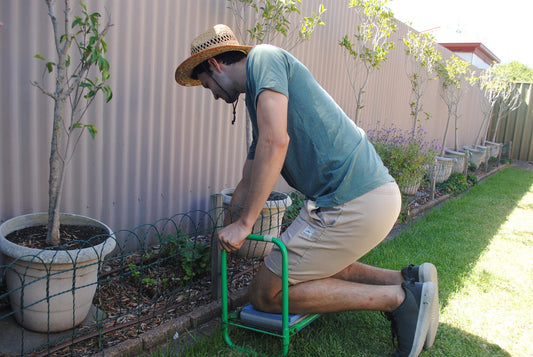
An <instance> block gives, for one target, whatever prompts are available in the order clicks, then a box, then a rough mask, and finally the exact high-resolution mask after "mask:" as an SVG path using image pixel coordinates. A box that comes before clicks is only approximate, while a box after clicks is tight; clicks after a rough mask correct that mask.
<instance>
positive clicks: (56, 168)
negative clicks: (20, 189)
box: [46, 100, 65, 245]
mask: <svg viewBox="0 0 533 357" xmlns="http://www.w3.org/2000/svg"><path fill="white" fill-rule="evenodd" d="M64 108H65V101H64V100H56V102H55V106H54V127H53V130H52V144H51V148H50V177H49V179H48V233H47V235H46V243H48V244H49V245H59V224H60V223H59V212H60V210H59V206H60V205H59V203H60V201H61V191H62V190H61V187H62V185H63V177H64V172H65V162H64V160H63V158H62V157H61V155H60V149H61V128H62V126H63V114H64V113H63V111H64Z"/></svg>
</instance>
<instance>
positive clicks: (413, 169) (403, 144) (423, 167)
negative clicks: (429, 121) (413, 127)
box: [368, 126, 438, 190]
mask: <svg viewBox="0 0 533 357" xmlns="http://www.w3.org/2000/svg"><path fill="white" fill-rule="evenodd" d="M425 134H426V132H425V131H424V130H423V129H422V128H418V129H417V131H416V132H415V133H413V132H412V131H409V130H401V129H399V128H396V127H394V126H392V127H391V128H388V129H377V130H369V131H368V137H369V139H370V141H371V142H372V144H373V145H374V147H375V148H376V151H377V153H378V154H379V156H380V157H381V160H382V161H383V164H384V165H385V166H386V167H387V168H388V169H389V173H390V174H391V175H392V177H394V179H395V180H396V182H397V183H398V186H399V187H400V189H401V190H403V189H405V188H406V187H409V186H411V185H413V184H416V183H419V182H420V181H421V180H422V178H423V176H424V173H425V172H426V171H427V169H428V167H430V165H431V164H432V163H433V159H434V158H435V156H436V155H437V153H438V147H437V145H435V144H434V143H429V142H426V141H424V136H425Z"/></svg>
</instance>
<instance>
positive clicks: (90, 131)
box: [85, 124, 98, 139]
mask: <svg viewBox="0 0 533 357" xmlns="http://www.w3.org/2000/svg"><path fill="white" fill-rule="evenodd" d="M85 127H86V128H87V130H89V134H91V137H92V138H93V139H94V137H95V136H96V134H98V130H96V128H95V127H94V125H92V124H87V125H85Z"/></svg>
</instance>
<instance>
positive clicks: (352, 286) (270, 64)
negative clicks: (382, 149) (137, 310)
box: [175, 25, 438, 356]
mask: <svg viewBox="0 0 533 357" xmlns="http://www.w3.org/2000/svg"><path fill="white" fill-rule="evenodd" d="M191 53H192V55H191V56H190V57H189V58H187V59H186V60H185V61H184V62H183V63H181V64H180V66H179V67H178V68H177V69H176V75H175V78H176V81H177V82H178V83H179V84H181V85H185V86H196V85H202V86H203V87H204V88H207V89H209V90H211V92H212V93H213V96H214V97H215V99H219V98H221V99H223V100H224V101H226V102H227V103H233V104H234V105H236V103H237V100H238V98H239V95H240V94H241V93H246V106H247V109H248V112H249V114H250V118H251V122H252V128H253V130H252V132H253V142H252V145H251V147H250V149H249V153H248V157H247V160H246V162H245V164H244V168H243V173H242V179H241V181H240V182H239V184H238V185H237V186H236V188H235V192H234V193H233V197H232V205H238V206H240V207H242V210H241V212H240V216H239V217H238V219H237V220H236V221H234V222H233V223H231V224H229V225H228V226H226V227H225V228H224V229H222V230H221V231H220V233H219V235H218V240H219V245H220V247H221V249H225V250H226V251H228V252H231V251H235V250H237V249H239V248H240V247H241V245H242V244H243V242H244V240H245V238H246V237H247V236H248V235H249V234H250V233H251V231H252V227H253V224H254V222H255V220H256V219H257V217H258V216H259V214H260V212H261V209H262V207H263V205H264V204H265V202H266V200H267V198H268V196H269V194H270V192H271V191H272V189H273V188H274V185H275V183H276V181H277V179H278V177H279V175H280V174H282V176H283V177H284V178H285V180H286V181H287V182H288V183H289V184H290V185H291V186H292V187H294V188H296V189H297V190H299V191H300V192H302V193H303V194H304V195H305V196H306V197H307V198H308V199H307V200H306V202H305V204H304V207H303V208H302V211H301V212H300V215H299V216H298V217H297V218H296V219H295V221H294V222H293V223H292V224H291V225H290V227H289V228H288V229H287V230H286V231H285V232H284V233H283V234H282V236H281V240H282V241H283V242H284V243H285V245H286V247H287V250H288V253H289V281H290V284H291V286H290V288H289V301H290V303H289V305H290V311H291V312H292V313H327V312H337V311H348V310H378V311H384V312H385V313H386V315H387V316H388V318H389V319H390V320H391V321H392V329H393V334H395V335H396V336H397V338H398V349H397V351H396V354H395V355H396V356H417V355H418V354H419V353H420V351H421V350H422V348H423V347H424V345H425V347H426V348H428V347H430V346H431V345H432V344H433V341H434V339H435V334H436V330H437V326H438V293H437V271H436V269H435V267H434V266H433V265H432V264H430V263H424V264H422V265H420V266H410V267H407V268H404V269H403V270H402V271H393V270H387V269H380V268H376V267H372V266H368V265H364V264H362V263H358V262H357V260H358V259H359V258H361V257H362V256H363V255H364V254H366V253H367V252H368V251H370V250H371V249H372V248H374V247H375V246H376V245H377V244H379V242H381V241H382V240H383V239H384V238H385V237H386V235H387V234H388V232H389V231H390V229H391V228H392V226H393V225H394V223H395V222H396V219H397V217H398V214H399V212H400V207H401V196H400V193H399V190H398V186H397V185H396V183H395V182H394V179H393V178H392V177H391V176H390V175H389V173H388V170H387V169H386V168H385V167H384V166H383V163H382V162H381V159H380V158H379V156H378V155H377V154H376V152H375V150H374V148H373V146H372V145H371V143H370V142H369V140H368V139H367V137H366V135H365V133H364V132H363V131H362V130H361V129H360V128H358V127H357V126H356V125H355V124H354V123H353V122H352V121H351V120H350V119H349V118H348V117H347V116H346V114H345V113H344V112H343V111H342V109H341V108H340V107H339V106H338V105H337V104H336V103H335V102H334V100H333V99H332V98H331V97H330V96H329V95H328V94H327V93H326V92H325V91H324V90H323V89H322V87H320V85H319V84H318V83H317V82H316V81H315V79H314V78H313V76H312V75H311V73H310V72H309V71H308V70H307V68H305V66H303V65H302V64H301V63H300V62H299V61H298V60H297V59H296V58H294V57H293V56H292V55H291V54H289V53H288V52H286V51H284V50H282V49H280V48H277V47H274V46H270V45H259V46H256V47H251V46H241V45H239V43H238V41H237V40H236V39H235V36H234V35H233V32H232V31H231V29H230V28H229V27H227V26H225V25H217V26H214V27H213V28H211V29H209V30H208V31H206V32H205V33H203V34H202V35H200V36H198V37H197V38H196V39H195V40H194V41H193V43H192V46H191ZM280 276H281V254H280V252H279V249H276V248H274V249H273V250H272V252H271V253H270V254H269V255H268V256H267V258H266V259H265V263H264V265H262V266H261V268H260V269H259V271H258V273H257V274H256V277H255V278H254V280H253V281H252V283H251V285H250V289H249V295H250V300H251V302H252V304H253V305H254V307H255V308H256V309H258V310H262V311H266V312H274V313H279V312H280V311H281V279H280Z"/></svg>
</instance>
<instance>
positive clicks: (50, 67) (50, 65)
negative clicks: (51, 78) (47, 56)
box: [46, 62, 55, 73]
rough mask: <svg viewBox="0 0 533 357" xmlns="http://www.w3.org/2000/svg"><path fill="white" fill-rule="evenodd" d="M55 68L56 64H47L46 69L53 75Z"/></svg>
mask: <svg viewBox="0 0 533 357" xmlns="http://www.w3.org/2000/svg"><path fill="white" fill-rule="evenodd" d="M54 66H55V63H54V62H46V68H47V69H48V73H51V72H52V71H53V70H54Z"/></svg>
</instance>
